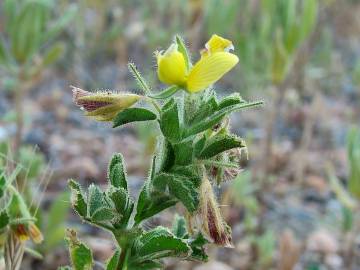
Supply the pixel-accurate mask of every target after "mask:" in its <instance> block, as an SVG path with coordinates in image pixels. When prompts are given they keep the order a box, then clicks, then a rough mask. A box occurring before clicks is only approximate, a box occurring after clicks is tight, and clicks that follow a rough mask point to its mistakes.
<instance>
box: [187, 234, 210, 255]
mask: <svg viewBox="0 0 360 270" xmlns="http://www.w3.org/2000/svg"><path fill="white" fill-rule="evenodd" d="M208 243H209V241H207V240H206V239H205V238H204V236H203V235H202V234H201V233H199V234H198V235H197V236H196V237H195V238H194V239H191V240H190V241H189V245H190V248H191V251H192V252H191V255H190V257H189V259H192V260H198V261H202V262H206V261H208V259H209V256H208V255H207V254H206V251H205V247H204V246H205V245H206V244H208Z"/></svg>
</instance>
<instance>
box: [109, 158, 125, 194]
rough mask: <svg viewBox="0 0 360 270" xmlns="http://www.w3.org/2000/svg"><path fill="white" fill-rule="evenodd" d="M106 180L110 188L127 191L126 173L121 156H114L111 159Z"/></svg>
mask: <svg viewBox="0 0 360 270" xmlns="http://www.w3.org/2000/svg"><path fill="white" fill-rule="evenodd" d="M108 178H109V180H110V183H111V185H112V186H114V187H119V188H120V187H121V188H124V189H125V190H127V173H126V168H125V162H124V157H123V156H122V154H115V155H114V156H113V157H112V159H111V162H110V165H109V175H108Z"/></svg>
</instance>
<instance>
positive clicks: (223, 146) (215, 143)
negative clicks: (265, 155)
mask: <svg viewBox="0 0 360 270" xmlns="http://www.w3.org/2000/svg"><path fill="white" fill-rule="evenodd" d="M243 147H246V145H245V142H244V140H243V139H241V138H239V137H237V136H235V135H229V134H220V135H215V136H213V137H212V138H210V139H209V141H208V142H207V143H206V146H205V147H204V149H203V150H202V151H201V152H200V154H199V155H198V156H197V158H199V159H210V158H212V157H214V156H216V155H218V154H220V153H222V152H225V151H228V150H230V149H233V148H243Z"/></svg>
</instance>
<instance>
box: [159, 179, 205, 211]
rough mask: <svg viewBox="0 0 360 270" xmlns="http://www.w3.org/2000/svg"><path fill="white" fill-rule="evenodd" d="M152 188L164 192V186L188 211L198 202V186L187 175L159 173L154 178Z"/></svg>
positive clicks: (195, 207) (195, 206) (194, 207)
mask: <svg viewBox="0 0 360 270" xmlns="http://www.w3.org/2000/svg"><path fill="white" fill-rule="evenodd" d="M153 184H154V188H156V189H157V190H159V191H161V192H164V191H165V189H166V187H168V188H169V193H170V194H171V195H172V196H174V197H175V198H177V199H178V200H179V201H181V202H182V203H183V204H184V206H185V207H186V208H187V209H188V211H189V212H193V211H195V210H196V209H197V206H198V204H199V194H198V187H197V186H196V183H194V179H191V178H190V179H189V177H188V176H187V175H181V174H172V173H160V174H158V175H156V176H155V178H154V182H153Z"/></svg>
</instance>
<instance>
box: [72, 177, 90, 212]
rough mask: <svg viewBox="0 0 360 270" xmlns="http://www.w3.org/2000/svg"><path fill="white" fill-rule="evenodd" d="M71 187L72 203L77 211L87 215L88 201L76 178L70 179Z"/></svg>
mask: <svg viewBox="0 0 360 270" xmlns="http://www.w3.org/2000/svg"><path fill="white" fill-rule="evenodd" d="M69 187H70V188H71V203H72V205H73V207H74V209H75V211H76V212H77V213H78V214H79V215H80V216H81V217H86V216H87V211H88V210H87V203H86V198H85V196H84V194H83V192H82V190H81V187H80V185H79V184H78V183H77V182H75V181H74V180H70V181H69Z"/></svg>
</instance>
